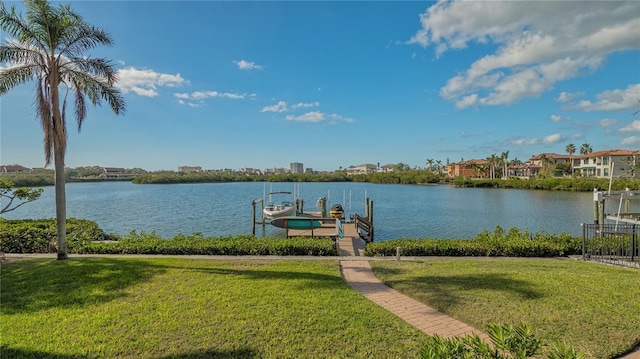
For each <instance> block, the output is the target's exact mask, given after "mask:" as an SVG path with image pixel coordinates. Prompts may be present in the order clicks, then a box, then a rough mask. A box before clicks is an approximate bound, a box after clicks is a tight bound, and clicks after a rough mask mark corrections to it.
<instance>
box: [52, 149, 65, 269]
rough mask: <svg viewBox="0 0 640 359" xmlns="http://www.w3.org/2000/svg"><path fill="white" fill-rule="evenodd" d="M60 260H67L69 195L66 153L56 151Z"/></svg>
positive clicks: (57, 222) (57, 223) (57, 220)
mask: <svg viewBox="0 0 640 359" xmlns="http://www.w3.org/2000/svg"><path fill="white" fill-rule="evenodd" d="M54 152H55V153H54V167H55V188H56V225H57V227H58V259H67V258H68V256H67V194H66V191H65V185H64V152H62V151H59V150H58V149H54Z"/></svg>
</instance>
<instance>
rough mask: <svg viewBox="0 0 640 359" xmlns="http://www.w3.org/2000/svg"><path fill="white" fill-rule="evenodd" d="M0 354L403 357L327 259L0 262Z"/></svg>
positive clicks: (397, 336) (411, 350)
mask: <svg viewBox="0 0 640 359" xmlns="http://www.w3.org/2000/svg"><path fill="white" fill-rule="evenodd" d="M0 265H1V266H2V267H1V278H0V280H1V283H0V284H1V292H0V301H1V302H0V303H1V307H0V314H1V320H0V340H1V342H0V343H1V344H0V348H1V351H0V357H1V358H21V357H23V358H27V357H28V358H56V359H63V358H114V357H117V358H323V357H325V358H329V357H330V358H371V357H375V358H409V357H415V356H416V354H417V353H418V352H419V349H420V346H421V343H422V342H424V340H425V338H426V335H425V334H423V333H422V332H420V331H418V330H416V329H414V328H413V327H411V326H410V325H408V324H406V323H405V322H403V321H402V320H400V319H399V318H397V317H395V316H394V315H392V314H390V313H388V312H387V311H385V310H384V309H382V308H380V307H378V306H377V305H375V304H373V303H372V302H370V301H368V300H367V299H365V298H364V297H362V296H361V295H360V294H358V293H357V292H356V291H354V290H353V289H351V288H350V287H348V286H347V285H346V284H345V283H344V281H343V280H342V278H341V276H340V269H339V264H338V262H337V261H333V260H318V261H295V260H286V261H285V260H283V261H274V260H255V261H252V260H237V261H208V260H195V259H166V258H165V259H131V258H129V259H126V258H80V259H78V258H76V259H70V260H66V261H56V260H53V259H37V260H24V261H10V262H0Z"/></svg>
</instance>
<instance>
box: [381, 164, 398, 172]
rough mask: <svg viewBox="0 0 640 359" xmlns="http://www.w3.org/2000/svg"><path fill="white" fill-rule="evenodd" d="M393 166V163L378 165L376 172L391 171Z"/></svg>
mask: <svg viewBox="0 0 640 359" xmlns="http://www.w3.org/2000/svg"><path fill="white" fill-rule="evenodd" d="M394 167H395V165H394V164H386V165H384V166H382V167H380V169H379V170H378V172H383V173H388V172H393V168H394Z"/></svg>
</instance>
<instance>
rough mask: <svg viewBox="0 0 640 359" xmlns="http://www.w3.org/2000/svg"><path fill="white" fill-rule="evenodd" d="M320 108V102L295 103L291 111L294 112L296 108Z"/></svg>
mask: <svg viewBox="0 0 640 359" xmlns="http://www.w3.org/2000/svg"><path fill="white" fill-rule="evenodd" d="M318 106H320V102H318V101H315V102H310V103H302V102H300V103H297V104H295V105H291V109H292V110H295V109H297V108H307V107H318Z"/></svg>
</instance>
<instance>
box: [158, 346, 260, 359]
mask: <svg viewBox="0 0 640 359" xmlns="http://www.w3.org/2000/svg"><path fill="white" fill-rule="evenodd" d="M260 357H261V356H260V353H259V352H258V351H257V350H255V349H252V348H242V349H236V350H225V351H220V350H215V349H208V350H203V351H193V352H188V353H182V354H175V355H168V356H163V357H161V358H160V359H207V358H219V359H225V358H228V359H251V358H260Z"/></svg>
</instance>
